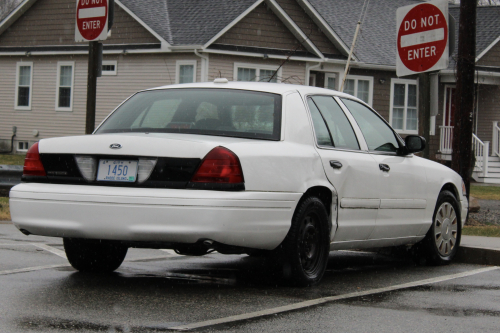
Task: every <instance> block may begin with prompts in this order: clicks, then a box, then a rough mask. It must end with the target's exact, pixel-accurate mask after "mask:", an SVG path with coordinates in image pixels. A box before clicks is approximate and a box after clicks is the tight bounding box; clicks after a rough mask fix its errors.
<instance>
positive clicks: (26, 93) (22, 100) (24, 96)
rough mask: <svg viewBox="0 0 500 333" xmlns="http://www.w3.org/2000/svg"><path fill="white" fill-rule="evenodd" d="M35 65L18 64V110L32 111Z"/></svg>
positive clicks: (16, 106)
mask: <svg viewBox="0 0 500 333" xmlns="http://www.w3.org/2000/svg"><path fill="white" fill-rule="evenodd" d="M32 83H33V63H32V62H18V63H17V77H16V96H15V98H16V104H15V109H16V110H31V96H32V89H31V86H32Z"/></svg>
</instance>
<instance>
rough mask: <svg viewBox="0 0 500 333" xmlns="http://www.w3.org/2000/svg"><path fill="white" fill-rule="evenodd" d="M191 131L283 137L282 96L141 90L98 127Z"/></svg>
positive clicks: (105, 130)
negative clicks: (281, 134)
mask: <svg viewBox="0 0 500 333" xmlns="http://www.w3.org/2000/svg"><path fill="white" fill-rule="evenodd" d="M124 132H148V133H189V134H204V135H219V136H231V137H239V138H252V139H265V140H279V139H280V133H281V95H276V94H270V93H264V92H255V91H245V90H234V89H165V90H153V91H144V92H140V93H137V94H136V95H134V96H132V97H131V98H130V99H129V100H128V101H126V102H125V103H123V105H121V106H120V107H119V108H118V109H117V110H116V111H115V112H114V113H113V114H112V115H111V116H110V117H109V118H108V119H107V120H106V121H105V122H104V123H103V124H102V126H101V127H99V129H98V130H97V131H96V133H97V134H102V133H124Z"/></svg>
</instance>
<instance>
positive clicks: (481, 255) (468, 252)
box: [454, 246, 500, 266]
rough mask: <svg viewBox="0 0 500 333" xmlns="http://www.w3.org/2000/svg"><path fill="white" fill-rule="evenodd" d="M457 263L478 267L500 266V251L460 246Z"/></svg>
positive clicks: (456, 258)
mask: <svg viewBox="0 0 500 333" xmlns="http://www.w3.org/2000/svg"><path fill="white" fill-rule="evenodd" d="M454 261H455V262H459V263H463V264H476V265H491V266H498V265H500V249H495V248H483V247H474V246H460V247H459V248H458V252H457V255H456V257H455V260H454Z"/></svg>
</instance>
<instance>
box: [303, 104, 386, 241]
mask: <svg viewBox="0 0 500 333" xmlns="http://www.w3.org/2000/svg"><path fill="white" fill-rule="evenodd" d="M307 104H308V107H309V110H310V113H311V117H312V121H313V125H314V131H315V135H316V140H317V151H318V153H319V155H320V156H321V160H322V162H323V167H324V169H325V173H326V176H327V178H328V180H329V181H330V183H331V184H332V185H333V186H334V187H335V189H336V190H337V194H338V201H339V210H338V219H337V230H336V232H335V235H334V239H333V241H334V242H343V241H356V240H366V239H368V237H369V236H370V235H371V233H372V232H373V230H374V228H375V223H376V219H377V211H378V207H379V205H380V199H379V194H378V188H377V186H376V181H375V180H376V178H377V171H378V166H377V164H376V162H375V160H374V159H373V157H372V156H371V155H370V154H368V153H367V152H366V151H363V150H362V148H363V147H362V145H364V142H361V145H360V142H358V139H357V136H356V134H355V131H354V129H353V127H352V126H351V123H350V121H349V119H348V117H347V116H346V114H345V113H344V111H343V110H342V108H341V107H340V106H339V104H338V102H337V101H336V100H335V99H334V98H333V97H332V96H319V95H316V96H308V97H307Z"/></svg>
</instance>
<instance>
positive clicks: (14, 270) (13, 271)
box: [0, 264, 70, 275]
mask: <svg viewBox="0 0 500 333" xmlns="http://www.w3.org/2000/svg"><path fill="white" fill-rule="evenodd" d="M69 266H70V264H60V265H46V266H36V267H26V268H18V269H9V270H6V271H0V275H7V274H16V273H25V272H33V271H41V270H43V269H49V268H59V267H69Z"/></svg>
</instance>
